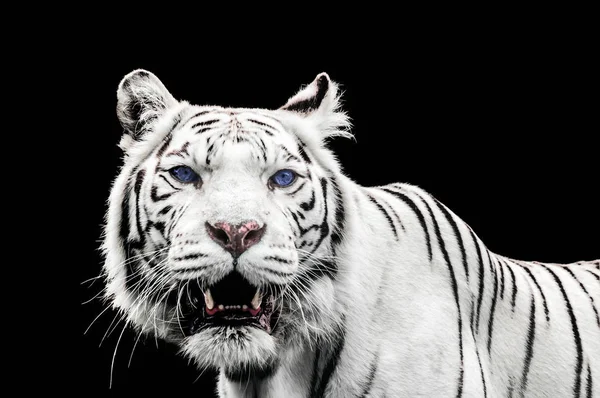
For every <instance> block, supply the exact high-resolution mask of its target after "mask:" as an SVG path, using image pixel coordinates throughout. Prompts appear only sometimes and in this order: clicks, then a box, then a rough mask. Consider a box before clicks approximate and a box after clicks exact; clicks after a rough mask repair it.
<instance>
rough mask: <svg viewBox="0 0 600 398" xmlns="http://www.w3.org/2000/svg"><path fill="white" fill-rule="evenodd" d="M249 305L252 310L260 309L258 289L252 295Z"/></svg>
mask: <svg viewBox="0 0 600 398" xmlns="http://www.w3.org/2000/svg"><path fill="white" fill-rule="evenodd" d="M251 304H252V307H254V309H257V308H258V307H260V289H256V294H255V295H254V298H253V299H252V302H251Z"/></svg>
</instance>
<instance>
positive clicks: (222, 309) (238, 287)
mask: <svg viewBox="0 0 600 398" xmlns="http://www.w3.org/2000/svg"><path fill="white" fill-rule="evenodd" d="M269 290H272V289H269ZM185 296H187V297H185ZM183 300H184V302H185V303H184V305H183V312H184V319H185V322H184V323H182V326H183V325H184V324H186V325H187V328H186V327H184V330H183V331H184V333H185V334H186V335H188V336H189V335H193V334H195V333H198V332H199V331H200V330H202V329H204V328H206V327H209V326H253V327H257V328H259V329H262V330H264V331H265V332H267V333H269V334H271V333H272V331H273V328H274V326H275V323H276V321H277V317H278V311H275V296H273V295H272V294H271V293H268V292H267V291H266V290H265V289H264V288H263V289H261V288H259V287H256V286H253V285H251V284H250V283H249V282H248V281H247V280H246V279H244V277H242V275H240V274H239V273H238V272H232V273H230V274H229V275H227V276H226V277H225V278H223V279H221V280H220V281H219V282H217V283H215V284H214V285H211V286H209V287H205V288H200V287H199V284H196V283H191V284H190V286H189V289H187V292H184V298H183ZM186 329H187V330H186Z"/></svg>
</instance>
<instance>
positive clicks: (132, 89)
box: [117, 69, 178, 141]
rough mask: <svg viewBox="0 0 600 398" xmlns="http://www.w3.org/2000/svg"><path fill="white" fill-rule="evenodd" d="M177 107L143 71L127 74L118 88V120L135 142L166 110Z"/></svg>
mask: <svg viewBox="0 0 600 398" xmlns="http://www.w3.org/2000/svg"><path fill="white" fill-rule="evenodd" d="M177 104H178V102H177V100H176V99H175V98H173V96H172V95H171V93H169V91H168V90H167V89H166V87H165V86H164V85H163V84H162V82H161V81H160V80H159V79H158V78H157V77H156V76H155V75H154V74H153V73H151V72H148V71H145V70H143V69H137V70H134V71H133V72H131V73H129V74H128V75H126V76H125V77H124V78H123V80H121V83H119V88H118V89H117V117H118V118H119V122H120V123H121V126H123V128H124V129H125V131H126V132H127V133H128V135H129V136H130V137H131V138H132V139H133V140H136V141H137V140H139V139H140V138H141V137H142V136H143V135H144V134H146V133H147V132H148V131H150V130H152V127H153V125H154V123H155V122H156V121H157V119H158V118H159V117H160V116H161V115H163V114H164V112H165V111H166V110H168V109H169V108H171V107H173V106H175V105H177ZM124 138H125V137H124Z"/></svg>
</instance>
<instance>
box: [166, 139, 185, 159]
mask: <svg viewBox="0 0 600 398" xmlns="http://www.w3.org/2000/svg"><path fill="white" fill-rule="evenodd" d="M189 146H190V142H189V141H188V142H186V143H185V144H183V146H182V147H181V149H176V150H173V151H171V152H169V153H167V155H166V156H167V157H168V156H179V157H181V158H185V157H186V155H188V156H189V154H190V153H189V151H188V148H189Z"/></svg>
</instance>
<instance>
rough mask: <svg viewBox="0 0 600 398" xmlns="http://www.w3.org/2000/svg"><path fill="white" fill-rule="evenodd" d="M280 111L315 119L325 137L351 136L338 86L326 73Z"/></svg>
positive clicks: (320, 75)
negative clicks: (341, 105)
mask: <svg viewBox="0 0 600 398" xmlns="http://www.w3.org/2000/svg"><path fill="white" fill-rule="evenodd" d="M279 109H282V110H285V111H290V112H294V113H297V114H299V115H300V116H302V117H305V118H307V119H309V118H310V119H314V120H315V121H316V124H317V127H318V128H319V129H320V130H321V131H322V132H323V133H324V136H325V137H329V136H333V135H342V136H348V135H350V133H348V132H347V131H346V130H347V129H348V128H349V127H350V121H349V118H348V117H347V116H346V114H345V113H344V112H343V111H341V110H340V95H338V86H337V84H336V83H334V82H333V81H331V79H330V78H329V76H328V75H327V73H325V72H323V73H320V74H318V75H317V77H316V78H315V80H313V81H312V83H310V84H309V85H307V86H305V87H304V88H302V89H300V91H298V93H296V95H294V96H292V97H291V98H290V99H288V101H287V103H286V104H285V105H284V106H282V107H281V108H279Z"/></svg>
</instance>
